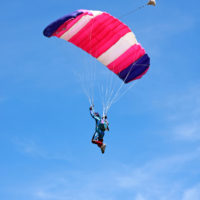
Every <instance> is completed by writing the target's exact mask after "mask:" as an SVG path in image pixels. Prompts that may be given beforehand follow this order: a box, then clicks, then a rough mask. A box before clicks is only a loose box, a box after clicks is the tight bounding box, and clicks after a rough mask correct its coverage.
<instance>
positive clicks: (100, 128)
mask: <svg viewBox="0 0 200 200" xmlns="http://www.w3.org/2000/svg"><path fill="white" fill-rule="evenodd" d="M90 114H91V116H92V118H94V119H95V121H96V127H95V133H94V135H93V137H92V143H93V144H97V146H98V147H99V148H100V149H101V152H102V153H104V152H105V148H106V144H104V143H103V137H104V135H105V133H104V132H105V131H109V127H108V125H109V123H108V121H107V116H106V115H105V116H103V117H101V116H100V115H99V113H97V112H94V106H90Z"/></svg>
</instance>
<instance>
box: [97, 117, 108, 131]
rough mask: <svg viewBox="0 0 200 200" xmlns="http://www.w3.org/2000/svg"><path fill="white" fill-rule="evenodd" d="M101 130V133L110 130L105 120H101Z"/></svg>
mask: <svg viewBox="0 0 200 200" xmlns="http://www.w3.org/2000/svg"><path fill="white" fill-rule="evenodd" d="M99 129H100V130H101V131H106V130H108V123H107V122H106V121H104V120H103V119H101V121H100V124H99Z"/></svg>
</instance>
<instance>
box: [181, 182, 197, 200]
mask: <svg viewBox="0 0 200 200" xmlns="http://www.w3.org/2000/svg"><path fill="white" fill-rule="evenodd" d="M199 199H200V184H197V185H195V186H193V187H191V188H188V189H186V190H185V192H184V194H183V198H182V200H199Z"/></svg>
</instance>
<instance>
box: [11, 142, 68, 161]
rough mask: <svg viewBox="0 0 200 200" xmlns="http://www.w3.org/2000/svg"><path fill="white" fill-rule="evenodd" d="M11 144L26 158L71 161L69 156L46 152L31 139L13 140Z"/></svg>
mask: <svg viewBox="0 0 200 200" xmlns="http://www.w3.org/2000/svg"><path fill="white" fill-rule="evenodd" d="M13 143H14V144H15V145H16V146H17V149H18V150H19V151H20V152H21V153H23V154H26V155H28V156H31V157H38V158H41V159H47V160H65V161H69V160H71V156H67V155H63V154H61V153H60V154H59V153H58V152H54V153H52V152H48V151H46V150H45V149H44V148H43V147H41V146H40V145H38V144H37V143H36V142H35V141H34V140H31V139H19V138H15V139H14V140H13Z"/></svg>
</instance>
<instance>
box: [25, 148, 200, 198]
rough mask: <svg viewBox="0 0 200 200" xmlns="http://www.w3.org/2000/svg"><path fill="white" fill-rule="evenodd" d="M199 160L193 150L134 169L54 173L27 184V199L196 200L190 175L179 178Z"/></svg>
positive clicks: (196, 192)
mask: <svg viewBox="0 0 200 200" xmlns="http://www.w3.org/2000/svg"><path fill="white" fill-rule="evenodd" d="M199 158H200V150H199V149H196V151H193V152H190V153H187V154H178V155H172V156H169V157H164V158H159V159H155V160H150V161H148V162H146V163H144V164H142V165H141V166H137V167H136V166H134V165H132V164H127V165H124V164H122V163H118V164H116V166H115V168H110V167H106V168H105V169H103V170H101V171H95V170H93V171H87V170H83V171H78V170H71V171H67V170H66V171H61V172H55V173H50V174H48V175H45V176H44V177H41V179H40V180H37V181H36V183H32V184H28V185H29V188H27V191H28V192H29V197H30V196H33V197H34V198H37V199H38V200H39V199H41V200H43V199H44V200H46V199H47V200H48V199H52V200H53V199H56V200H64V199H67V200H77V199H81V200H93V199H95V200H101V199H105V200H121V199H122V197H123V198H124V199H126V200H169V199H183V200H196V199H197V197H199V196H198V195H199V192H198V191H199V185H197V186H195V187H192V188H189V189H188V179H190V176H191V173H188V174H185V176H184V177H182V178H180V176H178V175H179V174H181V173H182V171H184V170H187V165H188V164H189V163H191V162H193V161H199ZM190 170H192V169H191V167H190ZM198 173H200V172H199V171H198V172H197V174H198ZM193 176H195V174H193ZM196 184H199V183H198V182H197V183H196ZM192 197H194V198H193V199H192ZM195 198H196V199H195Z"/></svg>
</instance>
